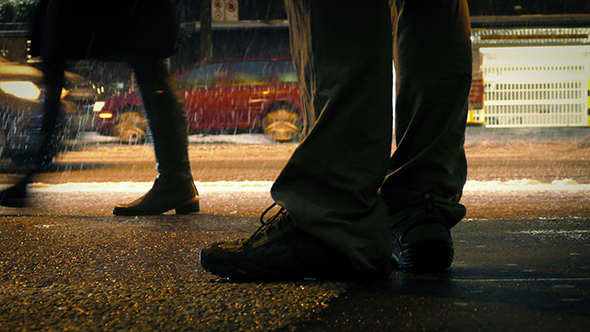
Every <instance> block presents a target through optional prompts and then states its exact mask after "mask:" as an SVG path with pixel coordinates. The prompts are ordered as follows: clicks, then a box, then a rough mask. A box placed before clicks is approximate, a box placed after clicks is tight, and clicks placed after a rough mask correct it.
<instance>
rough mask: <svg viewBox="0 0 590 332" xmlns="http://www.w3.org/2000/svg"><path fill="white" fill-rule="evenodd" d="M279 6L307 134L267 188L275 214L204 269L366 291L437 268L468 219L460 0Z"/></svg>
mask: <svg viewBox="0 0 590 332" xmlns="http://www.w3.org/2000/svg"><path fill="white" fill-rule="evenodd" d="M286 7H287V11H288V17H289V24H290V29H291V30H290V33H291V47H292V53H293V58H294V63H295V67H296V71H297V72H298V75H299V80H300V84H301V89H302V94H303V102H304V109H305V111H306V112H307V115H308V116H307V118H308V127H309V128H310V131H309V133H308V135H307V136H306V137H305V138H304V139H303V140H302V142H301V144H300V145H299V147H298V148H297V149H296V150H295V151H294V153H293V155H292V156H291V158H290V160H289V161H288V163H287V164H286V166H285V168H284V169H283V170H282V172H281V174H280V175H279V177H278V178H277V180H276V181H275V183H274V185H273V187H272V189H271V194H272V197H273V199H274V200H275V202H276V204H278V207H277V208H278V209H279V210H278V212H277V213H276V214H275V215H274V216H273V217H270V218H265V214H268V213H270V212H269V211H268V210H267V211H266V212H265V213H263V216H262V218H261V219H262V225H261V226H260V227H259V229H258V230H257V231H255V232H254V234H252V235H251V236H250V237H249V238H247V239H242V240H238V241H230V242H221V243H215V244H211V245H209V246H207V247H206V248H205V249H203V251H202V252H201V263H202V265H203V267H204V268H205V269H206V270H208V271H210V272H211V273H213V274H216V275H219V276H222V277H229V278H231V279H233V280H241V281H272V280H297V279H302V278H306V277H309V278H317V279H332V280H333V279H335V280H342V279H344V280H373V279H382V278H387V276H388V275H389V274H390V273H391V271H392V267H401V268H403V269H405V270H409V271H418V272H420V271H440V270H444V269H446V268H448V267H449V266H450V265H451V263H452V260H453V255H454V249H453V242H452V238H451V232H450V229H451V227H453V226H454V225H455V224H457V223H458V222H459V221H460V220H461V219H462V218H463V217H464V215H465V207H464V206H463V205H461V204H460V203H459V198H460V196H461V192H462V188H463V185H464V183H465V181H466V174H467V163H466V159H465V153H464V149H463V142H464V136H465V125H466V119H467V100H468V94H469V89H470V85H471V74H472V68H471V67H472V54H471V42H470V37H471V30H470V23H469V12H468V8H467V2H466V0H397V1H392V3H388V1H387V0H371V1H339V0H323V1H315V0H287V1H286ZM390 11H391V14H392V15H390ZM392 22H393V24H394V25H393V26H394V29H393V31H394V34H393V40H392ZM392 49H393V50H394V51H395V52H394V53H395V54H393V52H392ZM392 56H393V58H394V61H395V69H396V79H397V81H396V90H397V92H396V107H395V112H396V113H395V136H396V137H395V139H396V149H395V152H394V153H393V155H392V154H391V148H392V106H391V105H392V69H391V61H392Z"/></svg>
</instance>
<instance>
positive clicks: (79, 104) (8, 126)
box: [0, 57, 96, 164]
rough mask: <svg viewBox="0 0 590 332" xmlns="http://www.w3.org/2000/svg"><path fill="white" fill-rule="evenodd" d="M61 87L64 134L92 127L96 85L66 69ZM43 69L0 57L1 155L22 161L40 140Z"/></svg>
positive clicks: (62, 132)
mask: <svg viewBox="0 0 590 332" xmlns="http://www.w3.org/2000/svg"><path fill="white" fill-rule="evenodd" d="M65 78H66V81H65V86H64V89H63V91H62V115H63V119H62V121H63V122H62V128H63V130H62V131H61V134H62V137H60V140H63V139H64V138H67V137H73V136H75V134H77V133H78V132H80V131H86V130H91V129H92V128H91V127H92V121H93V118H92V117H90V115H92V111H91V108H92V107H93V105H94V102H95V96H96V93H95V89H94V88H93V87H92V86H91V84H90V83H89V82H87V81H86V80H85V79H84V78H83V77H82V76H80V75H77V74H74V73H71V72H66V74H65ZM43 97H44V93H43V73H42V72H41V71H40V70H38V69H36V68H35V67H33V66H29V65H23V64H19V63H15V62H10V61H8V60H6V59H5V58H2V57H0V119H1V122H0V158H2V159H3V161H4V160H5V159H7V160H11V161H12V162H15V163H17V164H22V163H25V162H27V161H29V160H30V159H31V153H34V151H35V148H34V147H36V146H37V144H39V140H40V139H41V137H40V130H41V122H42V118H43V112H42V105H43Z"/></svg>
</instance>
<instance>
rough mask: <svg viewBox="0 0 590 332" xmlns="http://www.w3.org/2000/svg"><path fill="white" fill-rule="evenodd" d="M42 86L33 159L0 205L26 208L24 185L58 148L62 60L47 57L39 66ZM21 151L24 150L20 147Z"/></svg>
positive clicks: (1, 195) (0, 199) (2, 196)
mask: <svg viewBox="0 0 590 332" xmlns="http://www.w3.org/2000/svg"><path fill="white" fill-rule="evenodd" d="M41 69H42V71H43V82H44V85H45V92H44V96H43V98H44V101H43V106H42V113H43V120H42V122H41V129H40V134H39V137H38V138H37V140H36V141H35V142H31V147H30V149H31V150H32V156H33V158H32V159H33V160H31V162H32V165H30V168H29V169H27V170H26V173H25V175H24V177H23V178H22V179H21V180H19V181H18V182H16V183H15V184H14V185H12V186H10V187H9V188H6V189H4V190H2V191H0V205H2V206H10V207H24V206H26V205H27V197H28V191H27V186H28V184H29V183H30V182H31V181H32V178H33V176H34V175H35V174H37V173H39V172H41V171H43V170H44V169H46V168H47V167H48V166H49V165H50V164H51V163H52V162H53V158H54V157H55V155H56V153H57V150H58V148H59V143H60V142H59V137H58V133H59V132H60V130H61V125H62V124H61V122H60V118H61V107H62V105H61V94H62V89H63V86H64V73H65V69H66V62H65V60H64V59H63V57H60V56H57V55H46V56H45V57H44V59H43V62H42V64H41ZM23 148H24V147H23Z"/></svg>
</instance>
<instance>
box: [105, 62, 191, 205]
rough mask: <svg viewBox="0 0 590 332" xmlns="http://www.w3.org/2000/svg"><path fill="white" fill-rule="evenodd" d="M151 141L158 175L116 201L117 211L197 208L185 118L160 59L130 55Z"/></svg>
mask: <svg viewBox="0 0 590 332" xmlns="http://www.w3.org/2000/svg"><path fill="white" fill-rule="evenodd" d="M129 63H130V64H131V66H132V68H133V71H134V73H135V77H136V79H137V84H138V85H139V90H140V92H141V98H142V101H143V105H144V108H145V112H146V115H147V119H148V123H149V128H150V132H151V134H152V138H153V141H154V151H155V154H156V162H157V169H158V172H159V175H158V178H157V179H156V182H155V183H154V187H153V188H152V189H151V190H150V191H149V192H148V193H147V194H146V195H145V196H144V197H142V198H140V199H138V200H136V201H135V202H132V203H131V204H126V205H117V206H116V207H115V209H114V210H113V213H115V214H119V215H152V214H160V213H163V212H166V211H168V210H172V209H175V210H176V213H190V212H198V211H199V197H198V193H197V190H196V188H195V185H194V182H193V177H192V174H191V166H190V160H189V156H188V137H187V120H186V112H185V110H184V105H183V104H182V102H181V101H180V98H179V97H178V96H177V95H176V93H175V91H174V88H173V86H172V83H171V82H170V78H169V74H168V71H167V69H166V67H165V66H164V63H163V61H162V60H157V59H152V58H146V57H130V58H129Z"/></svg>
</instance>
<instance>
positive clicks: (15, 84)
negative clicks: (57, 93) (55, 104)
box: [0, 81, 41, 100]
mask: <svg viewBox="0 0 590 332" xmlns="http://www.w3.org/2000/svg"><path fill="white" fill-rule="evenodd" d="M0 89H2V91H4V92H6V93H8V94H11V95H14V96H16V97H18V98H22V99H29V100H37V99H39V96H41V89H39V87H38V86H36V85H35V84H34V83H33V82H28V81H4V82H0Z"/></svg>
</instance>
